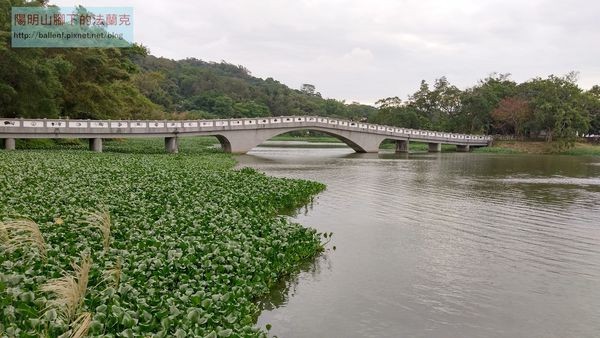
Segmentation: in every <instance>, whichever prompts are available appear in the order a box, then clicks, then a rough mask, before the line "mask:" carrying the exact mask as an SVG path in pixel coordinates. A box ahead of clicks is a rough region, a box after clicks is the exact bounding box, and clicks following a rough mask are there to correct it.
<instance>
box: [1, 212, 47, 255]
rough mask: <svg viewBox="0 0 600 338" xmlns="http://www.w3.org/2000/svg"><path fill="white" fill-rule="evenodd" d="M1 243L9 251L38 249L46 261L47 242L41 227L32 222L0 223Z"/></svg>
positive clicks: (19, 220) (24, 220) (23, 220)
mask: <svg viewBox="0 0 600 338" xmlns="http://www.w3.org/2000/svg"><path fill="white" fill-rule="evenodd" d="M0 242H1V243H2V244H3V246H4V247H5V248H6V250H8V251H11V252H12V251H15V250H18V249H23V250H28V249H30V248H32V247H33V248H36V249H37V253H38V254H39V255H40V257H42V258H43V259H46V241H44V236H43V235H42V232H41V231H40V228H39V226H38V225H37V224H36V223H35V222H34V221H32V220H28V219H18V220H10V221H7V222H0Z"/></svg>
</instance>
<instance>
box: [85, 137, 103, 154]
mask: <svg viewBox="0 0 600 338" xmlns="http://www.w3.org/2000/svg"><path fill="white" fill-rule="evenodd" d="M88 142H89V145H90V150H91V151H93V152H96V153H101V152H102V139H101V138H91V139H88Z"/></svg>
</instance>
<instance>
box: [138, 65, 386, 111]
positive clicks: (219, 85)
mask: <svg viewBox="0 0 600 338" xmlns="http://www.w3.org/2000/svg"><path fill="white" fill-rule="evenodd" d="M136 64H137V65H139V67H140V68H141V70H142V72H141V73H139V74H136V75H134V76H133V81H134V83H135V84H136V86H137V87H138V88H139V89H140V91H141V92H142V93H143V94H144V95H145V96H146V97H148V98H149V99H150V100H151V101H152V102H154V103H155V104H157V105H160V106H162V107H164V109H165V111H167V112H185V115H191V116H200V117H256V116H271V115H273V116H279V115H306V114H316V115H324V116H339V117H345V118H361V117H367V116H369V115H371V114H374V113H375V112H376V108H375V107H372V106H368V105H361V104H357V103H354V104H345V103H344V102H342V101H338V100H334V99H324V98H322V97H321V94H319V93H317V92H315V91H314V87H313V86H311V85H305V86H304V88H303V89H304V90H296V89H291V88H289V87H288V86H286V85H284V84H282V83H280V82H278V81H276V80H274V79H273V78H267V79H264V80H263V79H261V78H257V77H254V76H252V74H251V73H250V71H249V70H248V69H247V68H245V67H243V66H236V65H233V64H230V63H227V62H224V61H222V62H220V63H216V62H206V61H202V60H198V59H194V58H189V59H185V60H179V61H175V60H170V59H165V58H157V57H155V56H151V55H150V56H146V57H141V58H139V59H137V60H136Z"/></svg>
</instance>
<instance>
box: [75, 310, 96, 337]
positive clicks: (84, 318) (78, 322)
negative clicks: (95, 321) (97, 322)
mask: <svg viewBox="0 0 600 338" xmlns="http://www.w3.org/2000/svg"><path fill="white" fill-rule="evenodd" d="M91 323H92V314H91V313H89V312H84V313H82V314H81V315H79V317H77V319H75V320H74V321H73V322H72V323H71V334H70V335H69V337H70V338H82V337H85V336H87V333H88V331H89V330H90V325H91Z"/></svg>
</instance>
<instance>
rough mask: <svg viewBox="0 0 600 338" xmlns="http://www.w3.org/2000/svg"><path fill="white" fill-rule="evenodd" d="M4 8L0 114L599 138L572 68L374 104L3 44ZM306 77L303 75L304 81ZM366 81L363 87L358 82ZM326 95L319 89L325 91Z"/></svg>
mask: <svg viewBox="0 0 600 338" xmlns="http://www.w3.org/2000/svg"><path fill="white" fill-rule="evenodd" d="M11 6H48V5H47V4H46V2H45V1H38V2H25V1H24V0H3V1H0V116H3V117H47V118H56V117H70V118H90V119H109V118H110V119H154V118H174V119H193V118H231V117H255V116H280V115H322V116H336V117H342V118H350V119H355V120H359V119H364V118H368V120H369V121H371V122H376V123H382V124H389V125H395V126H405V127H412V128H426V129H434V130H443V131H453V132H467V133H485V134H511V135H517V136H537V137H539V136H544V137H546V138H547V139H548V140H551V139H553V138H573V137H574V136H575V135H577V134H582V133H588V132H589V133H595V134H600V86H595V87H593V88H592V89H590V90H588V91H584V90H582V89H581V88H580V87H579V86H578V85H577V82H576V80H577V79H576V77H577V76H576V73H570V74H567V75H565V76H549V77H547V78H534V79H532V80H529V81H527V82H524V83H520V84H519V83H516V82H515V81H513V80H511V79H510V77H509V76H508V75H504V74H494V75H491V76H489V77H487V78H485V79H483V80H481V81H480V82H479V83H478V84H476V85H475V86H474V87H471V88H467V89H465V90H461V89H459V88H458V87H456V86H454V85H452V84H451V83H450V82H449V81H448V80H447V79H446V78H445V77H441V78H439V79H437V80H435V82H434V83H433V85H429V84H428V83H427V82H425V81H422V82H421V85H420V87H419V88H418V90H417V91H416V92H415V93H414V94H412V95H410V96H409V97H408V99H407V100H401V99H400V98H398V97H391V98H385V99H382V100H380V101H378V102H377V108H375V107H372V106H369V105H362V104H358V103H352V104H347V103H345V102H343V101H339V100H335V99H326V98H323V97H322V95H321V94H320V93H319V92H317V90H316V89H315V86H313V85H311V84H304V85H303V86H302V88H300V89H292V88H289V87H288V86H286V85H284V84H282V83H280V82H278V81H276V80H274V79H273V78H267V79H261V78H257V77H254V76H252V74H251V73H250V71H249V70H248V69H246V68H245V67H243V66H237V65H233V64H230V63H227V62H225V61H222V62H219V63H216V62H206V61H202V60H200V59H196V58H189V59H185V60H178V61H176V60H169V59H165V58H158V57H155V56H152V55H149V52H148V50H147V49H146V48H145V47H143V46H139V45H136V46H134V47H132V48H112V49H111V48H48V49H35V48H11V47H10V43H11V36H10V26H11V18H10V8H11ZM308 82H310V81H308ZM364 85H365V86H368V85H369V84H368V83H365V84H364ZM325 95H326V93H325Z"/></svg>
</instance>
